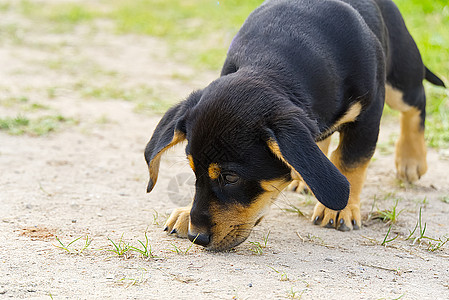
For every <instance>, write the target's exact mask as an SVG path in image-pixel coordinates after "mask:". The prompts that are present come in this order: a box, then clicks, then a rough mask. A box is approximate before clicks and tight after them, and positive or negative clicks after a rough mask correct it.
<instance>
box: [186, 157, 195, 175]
mask: <svg viewBox="0 0 449 300" xmlns="http://www.w3.org/2000/svg"><path fill="white" fill-rule="evenodd" d="M187 159H188V160H189V165H190V168H192V171H193V172H195V164H194V163H193V157H192V155H187Z"/></svg>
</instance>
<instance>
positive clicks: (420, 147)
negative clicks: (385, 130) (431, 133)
mask: <svg viewBox="0 0 449 300" xmlns="http://www.w3.org/2000/svg"><path fill="white" fill-rule="evenodd" d="M386 102H387V104H388V105H389V106H390V107H391V108H393V109H395V110H398V111H400V112H401V132H400V135H399V139H398V141H397V142H396V157H395V163H396V170H397V176H398V178H399V179H402V180H405V181H407V182H414V181H417V180H418V179H420V178H421V176H423V175H424V174H425V173H426V171H427V160H426V154H427V150H426V142H425V139H424V121H425V116H426V110H425V106H426V96H425V92H424V87H423V86H422V85H419V86H418V87H417V88H414V89H410V90H407V91H406V92H401V91H400V90H398V89H395V88H393V87H391V86H388V85H387V87H386ZM409 103H413V105H410V104H409Z"/></svg>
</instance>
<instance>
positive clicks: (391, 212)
mask: <svg viewBox="0 0 449 300" xmlns="http://www.w3.org/2000/svg"><path fill="white" fill-rule="evenodd" d="M398 202H399V200H398V199H396V200H395V203H394V204H393V206H392V207H391V208H390V209H384V210H379V209H378V210H377V211H376V212H374V213H373V214H372V218H373V219H380V220H382V221H383V222H384V223H391V224H395V223H396V222H397V221H398V216H399V215H400V214H401V212H402V211H403V209H402V210H400V211H398V210H397V207H398Z"/></svg>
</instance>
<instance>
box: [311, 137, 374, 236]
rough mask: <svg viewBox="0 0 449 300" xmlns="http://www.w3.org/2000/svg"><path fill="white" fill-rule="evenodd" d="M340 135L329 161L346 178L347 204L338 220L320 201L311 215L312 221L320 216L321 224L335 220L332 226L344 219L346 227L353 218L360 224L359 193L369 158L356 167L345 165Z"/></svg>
mask: <svg viewBox="0 0 449 300" xmlns="http://www.w3.org/2000/svg"><path fill="white" fill-rule="evenodd" d="M342 138H343V137H342V135H340V144H339V146H338V148H337V149H336V150H335V151H334V152H332V155H331V158H330V160H331V162H332V163H333V164H334V165H335V166H336V167H337V168H338V169H339V170H340V172H341V173H342V174H343V175H344V176H345V177H346V178H347V179H348V181H349V183H350V185H351V189H350V192H349V200H348V205H347V206H346V207H345V208H344V209H343V210H341V211H340V213H339V215H338V220H336V216H337V212H336V211H334V210H331V209H328V208H326V207H325V206H324V205H322V204H321V203H317V204H316V205H315V209H314V212H313V215H312V221H314V220H315V218H316V217H318V216H319V217H321V218H322V221H321V225H322V226H326V225H327V224H328V223H329V221H330V220H334V221H335V220H336V221H337V222H336V223H334V227H335V226H338V223H339V221H340V220H341V219H343V220H344V222H345V225H346V226H347V227H348V228H352V224H351V222H352V220H355V222H356V224H357V225H358V226H359V227H360V226H361V217H360V194H361V192H362V188H363V183H364V182H365V178H366V170H367V168H368V165H369V161H370V160H369V159H367V160H364V161H360V162H359V163H358V164H357V166H356V167H347V166H345V165H344V164H343V162H342V161H341V149H342Z"/></svg>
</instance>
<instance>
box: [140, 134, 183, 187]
mask: <svg viewBox="0 0 449 300" xmlns="http://www.w3.org/2000/svg"><path fill="white" fill-rule="evenodd" d="M185 138H186V137H185V134H184V133H182V132H179V131H175V134H174V135H173V139H172V141H171V142H170V143H169V144H168V145H167V146H165V147H164V148H163V149H162V150H161V151H159V152H158V153H157V154H156V156H155V157H154V158H153V160H152V161H150V163H149V165H148V169H149V171H150V179H151V180H152V181H153V185H154V184H156V181H157V175H158V173H159V165H160V163H161V156H162V154H164V152H165V151H167V150H168V149H169V148H171V147H173V146H174V145H176V144H178V143H180V142H182V141H184V140H185Z"/></svg>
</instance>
